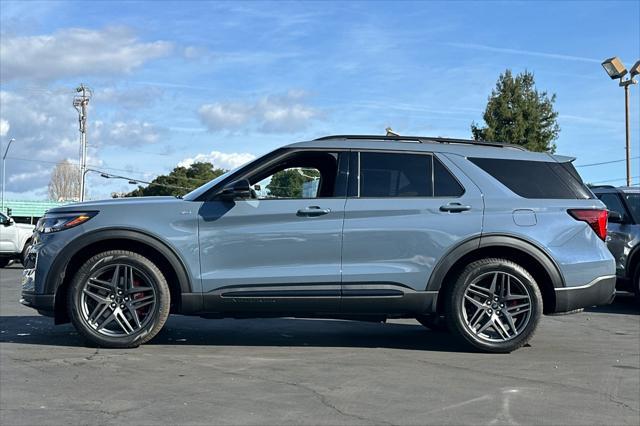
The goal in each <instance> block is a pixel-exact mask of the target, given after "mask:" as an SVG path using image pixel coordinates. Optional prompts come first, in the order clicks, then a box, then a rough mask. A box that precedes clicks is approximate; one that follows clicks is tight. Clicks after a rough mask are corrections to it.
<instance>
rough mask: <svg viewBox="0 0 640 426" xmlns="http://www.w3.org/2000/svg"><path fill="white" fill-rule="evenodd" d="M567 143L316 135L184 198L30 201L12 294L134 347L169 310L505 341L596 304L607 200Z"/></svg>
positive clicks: (509, 343)
mask: <svg viewBox="0 0 640 426" xmlns="http://www.w3.org/2000/svg"><path fill="white" fill-rule="evenodd" d="M571 161H572V158H569V157H563V156H558V155H550V154H543V153H534V152H529V151H526V150H523V149H522V148H518V147H514V146H509V145H501V144H493V143H476V142H473V141H467V140H456V139H443V138H433V137H393V136H386V137H380V136H329V137H323V138H320V139H316V140H313V141H308V142H301V143H295V144H292V145H288V146H285V147H283V148H280V149H277V150H275V151H273V152H271V153H269V154H266V155H264V156H263V157H261V158H258V159H256V160H254V161H252V162H251V163H249V164H247V165H245V166H242V167H240V168H238V169H236V170H233V171H231V172H228V173H226V174H224V175H222V176H220V177H219V178H217V179H215V180H213V181H211V182H209V183H207V184H205V185H203V186H202V187H200V188H198V189H196V190H194V191H193V192H191V193H189V194H187V195H185V196H184V197H183V198H175V197H149V198H128V199H114V200H105V201H95V202H86V203H80V204H73V205H66V206H64V207H58V208H55V209H52V210H50V211H49V212H47V214H46V215H45V217H44V218H42V219H41V220H40V222H39V223H38V225H37V229H36V233H35V239H34V244H33V246H32V247H31V249H30V251H29V254H28V256H27V262H26V263H27V264H26V266H25V270H24V276H23V283H22V303H23V304H25V305H27V306H31V307H34V308H35V309H37V310H38V311H40V312H41V313H42V314H45V315H51V316H53V317H54V318H55V321H56V323H63V322H68V321H71V322H72V323H73V324H74V325H75V327H76V328H77V329H78V331H79V332H80V333H81V334H82V335H83V336H84V337H86V338H87V339H88V340H89V341H91V342H92V343H94V344H97V345H100V346H105V347H135V346H138V345H140V344H142V343H145V342H147V341H148V340H150V339H151V338H153V337H154V336H155V335H156V334H157V333H158V331H159V330H160V329H161V328H162V326H163V324H164V323H165V321H166V319H167V316H168V315H169V314H170V313H175V314H183V315H199V316H202V317H207V318H223V317H233V318H247V317H281V316H287V317H323V318H342V319H353V320H373V321H384V320H385V319H387V318H417V319H418V320H419V321H420V322H421V323H423V324H425V325H427V326H429V325H433V324H437V323H438V321H436V320H437V319H444V320H445V321H446V324H447V325H448V328H449V329H450V330H451V331H452V332H454V333H456V334H457V335H458V336H460V337H461V338H462V339H463V340H464V341H466V342H468V343H469V344H471V345H473V346H474V347H475V348H477V349H480V350H483V351H489V352H509V351H512V350H515V349H517V348H518V347H520V346H522V345H523V344H525V343H526V342H527V341H529V340H530V339H531V337H532V336H533V334H534V331H535V329H536V327H537V325H538V322H539V320H540V317H541V315H542V314H551V313H558V312H569V311H573V310H578V309H580V308H583V307H587V306H593V305H598V304H607V303H610V302H611V300H612V298H613V295H614V287H615V262H614V260H613V257H612V255H611V253H610V252H609V250H607V247H606V245H605V243H604V239H605V236H606V227H607V211H606V209H605V206H604V204H603V203H602V202H601V201H600V200H598V199H597V198H596V197H595V196H594V195H593V193H592V192H591V191H590V190H589V189H588V188H587V187H586V186H585V185H584V184H583V182H582V180H581V179H580V177H579V175H578V174H577V173H576V171H575V169H574V168H573V166H572V165H571Z"/></svg>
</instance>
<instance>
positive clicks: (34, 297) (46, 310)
mask: <svg viewBox="0 0 640 426" xmlns="http://www.w3.org/2000/svg"><path fill="white" fill-rule="evenodd" d="M54 298H55V295H54V294H35V293H27V292H24V291H23V292H22V297H21V298H20V303H22V304H23V305H24V306H28V307H30V308H33V309H37V310H38V312H40V313H42V314H45V315H51V314H52V313H53V310H54V306H55V300H54Z"/></svg>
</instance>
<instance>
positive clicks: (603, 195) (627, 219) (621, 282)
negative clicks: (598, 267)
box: [591, 186, 640, 301]
mask: <svg viewBox="0 0 640 426" xmlns="http://www.w3.org/2000/svg"><path fill="white" fill-rule="evenodd" d="M591 190H592V191H593V193H594V194H596V196H597V197H598V198H599V199H600V200H601V201H602V202H603V203H604V204H605V205H606V206H607V208H608V209H609V227H608V230H607V235H608V236H607V246H608V247H609V250H611V253H612V254H613V257H614V258H615V260H616V272H617V276H618V284H617V287H618V289H619V290H623V291H630V292H633V293H635V295H636V298H637V299H638V300H639V301H640V187H637V186H636V187H620V188H616V187H614V186H594V187H592V188H591Z"/></svg>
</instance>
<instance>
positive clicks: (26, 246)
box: [20, 240, 31, 266]
mask: <svg viewBox="0 0 640 426" xmlns="http://www.w3.org/2000/svg"><path fill="white" fill-rule="evenodd" d="M30 248H31V240H28V241H27V242H26V243H24V248H23V249H22V254H21V255H20V262H22V266H24V265H26V260H27V253H29V249H30Z"/></svg>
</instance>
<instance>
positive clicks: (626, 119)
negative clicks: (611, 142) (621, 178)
mask: <svg viewBox="0 0 640 426" xmlns="http://www.w3.org/2000/svg"><path fill="white" fill-rule="evenodd" d="M620 80H621V81H620V85H621V86H624V122H625V123H624V124H625V133H626V139H627V142H626V151H627V186H631V129H630V125H629V86H630V85H632V84H634V83H635V81H634V80H633V78H631V79H629V80H627V81H624V82H623V81H622V79H620Z"/></svg>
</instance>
